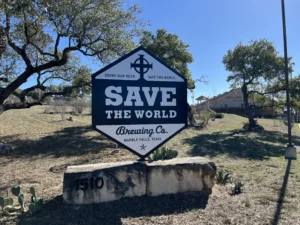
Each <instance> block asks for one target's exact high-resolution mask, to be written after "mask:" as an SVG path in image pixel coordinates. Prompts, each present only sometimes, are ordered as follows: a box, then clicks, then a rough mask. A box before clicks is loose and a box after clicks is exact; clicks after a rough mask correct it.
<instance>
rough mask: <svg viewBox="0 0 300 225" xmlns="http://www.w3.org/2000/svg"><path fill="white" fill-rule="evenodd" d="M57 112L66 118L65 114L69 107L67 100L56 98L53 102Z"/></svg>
mask: <svg viewBox="0 0 300 225" xmlns="http://www.w3.org/2000/svg"><path fill="white" fill-rule="evenodd" d="M51 105H52V107H53V110H54V112H55V113H58V114H60V116H61V119H62V120H64V119H65V114H66V112H67V109H68V103H67V101H66V100H55V101H53V103H52V104H51Z"/></svg>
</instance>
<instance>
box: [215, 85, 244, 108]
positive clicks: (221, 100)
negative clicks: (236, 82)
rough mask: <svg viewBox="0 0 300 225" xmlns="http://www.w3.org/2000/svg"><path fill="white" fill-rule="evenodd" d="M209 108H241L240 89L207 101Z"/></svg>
mask: <svg viewBox="0 0 300 225" xmlns="http://www.w3.org/2000/svg"><path fill="white" fill-rule="evenodd" d="M209 107H210V108H212V109H220V108H243V107H244V101H243V93H242V91H241V89H237V90H233V91H231V92H229V93H227V94H224V95H222V96H219V97H216V98H215V99H212V100H210V101H209Z"/></svg>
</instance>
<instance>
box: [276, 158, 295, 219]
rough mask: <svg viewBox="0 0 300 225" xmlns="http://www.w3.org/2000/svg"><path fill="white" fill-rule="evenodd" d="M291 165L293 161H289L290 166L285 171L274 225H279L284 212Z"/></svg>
mask: <svg viewBox="0 0 300 225" xmlns="http://www.w3.org/2000/svg"><path fill="white" fill-rule="evenodd" d="M291 164H292V160H291V159H289V160H288V164H287V166H286V170H285V174H284V178H283V182H282V186H281V189H280V193H279V196H278V201H277V207H276V211H275V214H274V219H273V222H272V225H277V224H278V222H279V219H280V215H281V210H282V206H283V202H284V197H285V194H286V188H287V184H288V180H289V175H290V170H291Z"/></svg>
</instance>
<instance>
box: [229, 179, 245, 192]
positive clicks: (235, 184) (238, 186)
mask: <svg viewBox="0 0 300 225" xmlns="http://www.w3.org/2000/svg"><path fill="white" fill-rule="evenodd" d="M243 186H244V184H243V183H242V182H241V181H238V180H234V181H232V184H231V194H232V195H237V194H240V193H242V192H243Z"/></svg>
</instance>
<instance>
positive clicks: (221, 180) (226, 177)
mask: <svg viewBox="0 0 300 225" xmlns="http://www.w3.org/2000/svg"><path fill="white" fill-rule="evenodd" d="M230 179H231V177H230V173H227V172H225V171H223V170H220V171H218V172H217V174H216V182H217V184H220V185H226V184H228V183H229V182H230Z"/></svg>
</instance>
